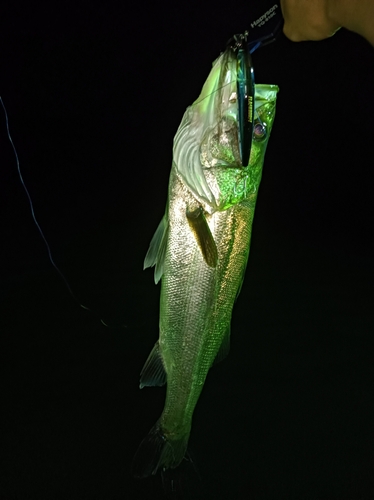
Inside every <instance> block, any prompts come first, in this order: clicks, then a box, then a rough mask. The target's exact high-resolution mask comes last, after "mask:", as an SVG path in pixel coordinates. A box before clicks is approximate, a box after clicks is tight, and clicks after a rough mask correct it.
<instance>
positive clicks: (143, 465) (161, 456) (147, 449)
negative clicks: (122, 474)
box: [132, 421, 190, 478]
mask: <svg viewBox="0 0 374 500" xmlns="http://www.w3.org/2000/svg"><path fill="white" fill-rule="evenodd" d="M189 435H190V433H189V431H188V432H187V433H185V434H183V435H182V437H178V438H177V439H171V438H170V436H167V435H166V433H165V432H164V431H163V429H162V427H161V425H160V423H159V421H158V422H157V423H156V424H155V425H154V426H153V427H152V429H151V430H150V432H149V434H148V435H147V436H146V437H145V438H144V439H143V441H142V442H141V443H140V446H139V448H138V450H137V452H136V453H135V456H134V459H133V463H132V474H133V476H135V477H139V478H140V477H147V476H150V475H154V474H156V472H157V470H158V469H162V470H166V469H174V468H175V467H177V466H178V465H179V464H180V463H181V461H182V460H183V457H184V455H185V453H186V450H187V443H188V438H189Z"/></svg>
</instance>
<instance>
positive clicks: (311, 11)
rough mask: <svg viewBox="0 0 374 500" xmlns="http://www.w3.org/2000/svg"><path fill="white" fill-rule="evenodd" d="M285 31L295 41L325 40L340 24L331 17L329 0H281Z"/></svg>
mask: <svg viewBox="0 0 374 500" xmlns="http://www.w3.org/2000/svg"><path fill="white" fill-rule="evenodd" d="M280 3H281V8H282V12H283V17H284V27H283V32H284V34H285V35H286V37H287V38H289V39H290V40H292V41H293V42H301V41H304V40H323V39H324V38H328V37H330V36H332V35H333V34H334V33H336V31H337V30H338V29H339V28H340V26H339V25H338V24H337V23H336V22H335V21H333V20H332V19H331V16H330V7H331V6H330V3H331V2H329V0H281V2H280Z"/></svg>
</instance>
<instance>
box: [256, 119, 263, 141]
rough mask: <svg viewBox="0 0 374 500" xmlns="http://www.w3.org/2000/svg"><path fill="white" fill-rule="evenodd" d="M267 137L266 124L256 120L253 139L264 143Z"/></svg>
mask: <svg viewBox="0 0 374 500" xmlns="http://www.w3.org/2000/svg"><path fill="white" fill-rule="evenodd" d="M265 137H266V123H264V122H261V121H260V120H255V123H254V127H253V138H254V140H255V141H262V140H263V139H265Z"/></svg>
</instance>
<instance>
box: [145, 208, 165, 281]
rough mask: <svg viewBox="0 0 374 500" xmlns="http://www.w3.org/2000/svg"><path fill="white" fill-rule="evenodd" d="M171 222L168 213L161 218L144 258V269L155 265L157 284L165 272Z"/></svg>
mask: <svg viewBox="0 0 374 500" xmlns="http://www.w3.org/2000/svg"><path fill="white" fill-rule="evenodd" d="M168 229H169V222H168V219H167V216H166V214H165V215H164V216H163V218H162V219H161V222H160V224H159V225H158V227H157V229H156V232H155V234H154V235H153V238H152V240H151V243H150V244H149V249H148V252H147V254H146V256H145V259H144V265H143V269H147V267H153V266H156V267H155V283H156V284H157V283H158V282H159V281H160V279H161V276H162V275H163V274H164V259H165V251H166V245H167V241H168V233H169V231H168Z"/></svg>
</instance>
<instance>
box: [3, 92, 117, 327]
mask: <svg viewBox="0 0 374 500" xmlns="http://www.w3.org/2000/svg"><path fill="white" fill-rule="evenodd" d="M0 102H1V105H2V107H3V109H4V113H5V124H6V130H7V134H8V139H9V142H10V144H11V145H12V148H13V152H14V155H15V157H16V163H17V170H18V175H19V178H20V180H21V184H22V186H23V188H24V190H25V192H26V195H27V198H28V200H29V205H30V209H31V215H32V218H33V220H34V222H35V225H36V227H37V228H38V231H39V233H40V235H41V237H42V239H43V241H44V243H45V245H46V247H47V252H48V256H49V260H50V261H51V264H52V266H53V267H54V268H55V270H56V271H57V273H58V274H59V275H60V277H61V279H62V280H63V282H64V283H65V285H66V288H67V289H68V290H69V293H70V295H71V296H72V297H73V299H74V300H75V302H76V303H77V304H78V305H79V306H80V307H81V308H82V309H85V310H86V311H89V312H90V313H92V314H94V315H95V316H97V317H98V318H99V320H100V322H101V323H102V324H103V325H104V326H106V327H107V328H124V327H123V326H117V327H111V326H109V325H107V324H106V323H105V322H104V321H103V320H102V319H101V318H100V317H99V316H98V315H97V314H96V313H95V312H94V311H92V310H91V309H90V308H89V307H86V306H85V305H83V304H81V303H80V301H79V300H78V299H77V297H76V296H75V295H74V293H73V290H72V289H71V287H70V285H69V283H68V281H67V279H66V278H65V276H64V275H63V273H62V272H61V271H60V269H59V268H58V267H57V265H56V263H55V261H54V260H53V257H52V252H51V248H50V246H49V244H48V241H47V239H46V237H45V236H44V233H43V231H42V228H41V227H40V224H39V222H38V221H37V219H36V216H35V211H34V205H33V202H32V199H31V196H30V193H29V191H28V189H27V187H26V184H25V182H24V180H23V177H22V173H21V168H20V163H19V158H18V154H17V150H16V147H15V145H14V142H13V139H12V137H11V135H10V130H9V120H8V113H7V111H6V108H5V105H4V102H3V99H2V97H1V96H0Z"/></svg>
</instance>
